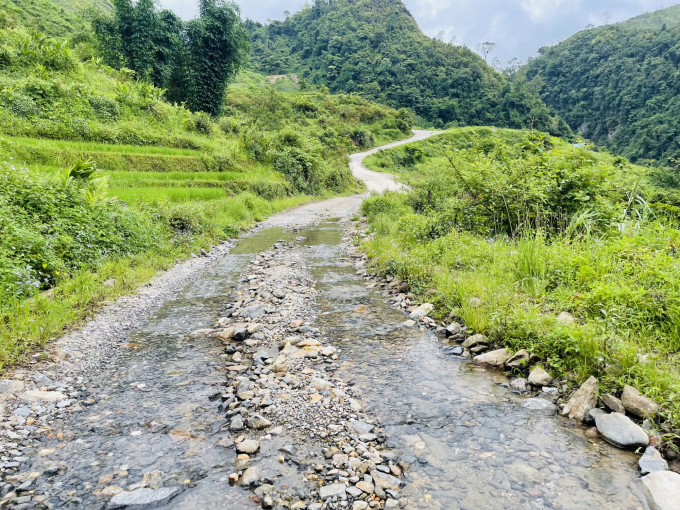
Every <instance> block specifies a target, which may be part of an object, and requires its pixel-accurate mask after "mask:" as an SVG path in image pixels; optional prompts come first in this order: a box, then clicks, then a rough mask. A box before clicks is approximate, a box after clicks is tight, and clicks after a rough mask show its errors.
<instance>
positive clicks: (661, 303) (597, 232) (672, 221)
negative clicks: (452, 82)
mask: <svg viewBox="0 0 680 510" xmlns="http://www.w3.org/2000/svg"><path fill="white" fill-rule="evenodd" d="M365 163H366V165H367V166H368V167H369V168H372V169H374V170H384V171H388V172H390V173H395V174H398V175H400V176H402V178H403V180H404V181H405V182H406V183H407V184H408V185H409V186H410V187H411V190H410V191H409V192H408V193H407V194H396V193H391V194H386V195H385V196H375V197H372V198H371V199H369V200H367V201H366V202H365V203H364V206H363V212H364V214H365V215H366V216H367V217H368V218H369V220H370V223H371V226H372V229H373V231H374V234H375V235H374V238H373V239H372V240H370V241H368V242H367V243H365V249H366V250H367V252H368V254H369V256H370V257H371V266H372V268H373V270H374V271H375V272H377V273H378V274H380V275H394V276H397V277H399V278H400V279H402V280H405V281H408V282H409V283H410V285H411V288H412V291H413V292H414V293H416V294H417V295H418V296H419V298H420V299H421V300H423V301H428V302H431V303H434V304H435V305H436V309H437V315H438V316H439V317H440V318H442V319H444V320H459V321H461V322H464V323H465V324H466V325H467V326H468V328H470V329H471V330H472V331H474V332H478V333H483V334H485V335H487V336H489V337H490V338H491V339H492V340H493V341H494V342H495V343H496V344H497V345H502V346H508V347H510V348H511V349H513V350H515V351H517V350H519V349H526V350H528V351H529V352H530V353H531V354H532V356H533V358H532V361H533V363H532V365H534V364H538V365H541V366H543V367H544V368H545V369H547V370H548V371H549V372H550V373H551V374H552V375H553V376H555V377H560V378H562V379H563V380H565V381H569V382H570V383H571V384H576V383H579V382H582V381H583V380H584V379H585V378H586V377H588V376H590V375H595V376H596V377H598V379H599V381H600V389H601V391H602V392H603V393H604V392H608V393H612V394H615V395H620V393H621V390H622V388H623V386H624V385H625V384H630V385H633V386H635V387H637V388H639V389H640V390H641V391H642V392H643V393H644V394H646V395H647V396H649V397H651V398H654V399H655V400H656V401H657V402H658V403H660V404H661V405H662V406H663V411H662V413H661V415H660V416H659V417H658V421H659V422H663V427H664V429H663V430H665V432H666V434H667V436H666V437H667V439H669V440H672V439H675V438H677V436H675V435H674V431H676V430H677V428H678V424H680V340H679V338H680V337H679V335H678V333H679V332H680V331H679V326H680V320H679V319H678V317H680V291H679V290H678V289H680V271H679V270H680V252H679V251H678V246H680V244H679V243H680V233H679V231H678V228H677V225H678V219H677V215H676V213H675V212H674V211H675V208H676V207H677V204H675V203H674V202H672V198H673V197H674V196H675V194H674V193H675V191H674V190H673V189H663V188H661V187H660V186H659V182H661V181H664V182H669V179H659V176H658V173H659V172H667V171H668V170H663V169H662V170H651V169H648V168H643V167H636V166H634V165H630V164H628V163H627V162H626V161H625V160H622V159H620V158H615V157H612V156H609V155H607V154H604V153H596V152H592V151H590V150H589V149H588V148H585V147H574V146H572V145H571V144H567V143H565V142H561V141H559V140H557V139H551V138H549V137H545V136H543V135H539V134H536V133H529V132H519V131H509V130H491V129H474V128H470V129H458V130H452V131H450V132H447V133H446V134H444V135H440V136H438V137H433V138H430V139H428V140H425V141H423V142H419V143H416V144H411V145H409V146H405V147H399V148H395V149H391V150H389V151H384V152H380V153H378V154H376V155H374V156H371V157H369V158H367V160H366V161H365ZM666 177H668V176H666ZM670 180H672V179H670ZM664 198H665V199H667V202H666V203H661V202H658V201H659V200H660V199H664ZM669 202H670V203H669ZM562 312H568V313H570V314H571V315H572V316H573V317H574V318H575V319H576V320H575V322H574V323H573V324H571V325H565V324H564V323H562V322H561V321H560V320H559V319H558V316H559V315H560V314H561V313H562ZM671 443H672V441H671V442H669V443H668V444H671Z"/></svg>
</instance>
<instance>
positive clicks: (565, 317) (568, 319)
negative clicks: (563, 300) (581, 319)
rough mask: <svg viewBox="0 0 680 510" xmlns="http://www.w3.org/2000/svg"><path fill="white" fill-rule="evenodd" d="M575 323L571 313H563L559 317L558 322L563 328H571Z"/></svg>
mask: <svg viewBox="0 0 680 510" xmlns="http://www.w3.org/2000/svg"><path fill="white" fill-rule="evenodd" d="M575 321H576V319H574V316H573V315H572V314H570V313H569V312H562V313H561V314H559V315H558V316H557V322H558V324H561V325H562V326H571V325H572V324H573V323H574V322H575Z"/></svg>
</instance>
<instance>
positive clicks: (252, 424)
mask: <svg viewBox="0 0 680 510" xmlns="http://www.w3.org/2000/svg"><path fill="white" fill-rule="evenodd" d="M247 423H248V428H249V429H256V430H259V429H266V428H268V427H270V426H271V424H272V422H270V421H269V420H268V419H267V418H265V417H264V416H262V415H260V414H254V415H252V416H251V417H250V418H248V421H247Z"/></svg>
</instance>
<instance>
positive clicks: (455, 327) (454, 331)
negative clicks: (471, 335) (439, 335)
mask: <svg viewBox="0 0 680 510" xmlns="http://www.w3.org/2000/svg"><path fill="white" fill-rule="evenodd" d="M460 332H461V327H460V324H458V323H457V322H454V323H452V324H449V325H448V326H446V334H447V335H448V336H458V335H460Z"/></svg>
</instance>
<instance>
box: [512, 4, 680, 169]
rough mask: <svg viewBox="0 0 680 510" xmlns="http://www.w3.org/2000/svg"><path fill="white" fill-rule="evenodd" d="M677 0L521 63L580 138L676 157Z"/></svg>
mask: <svg viewBox="0 0 680 510" xmlns="http://www.w3.org/2000/svg"><path fill="white" fill-rule="evenodd" d="M679 52H680V6H677V5H676V6H673V7H669V8H667V9H663V10H659V11H656V12H653V13H649V14H644V15H642V16H639V17H637V18H633V19H631V20H628V21H625V22H623V23H617V24H615V25H607V26H602V27H598V28H593V29H590V30H584V31H582V32H579V33H578V34H576V35H574V36H572V37H570V38H569V39H567V40H566V41H563V42H561V43H560V44H557V45H556V46H552V47H547V48H541V50H540V53H541V56H540V57H539V58H537V59H535V60H533V61H532V62H531V63H530V64H529V65H527V66H525V67H524V68H523V69H522V70H521V71H520V72H519V73H518V75H517V80H516V81H517V82H518V83H520V82H525V81H526V82H527V86H528V87H529V88H530V89H531V90H533V91H535V92H536V93H537V94H539V95H540V97H541V98H542V99H543V101H545V103H546V104H547V105H548V106H550V107H551V108H553V109H554V111H555V112H556V113H558V114H559V115H560V116H562V117H563V118H564V119H565V120H566V121H567V122H568V124H569V126H571V128H572V129H573V130H575V131H576V130H578V131H579V132H580V133H581V134H582V135H583V136H584V137H587V138H589V139H591V140H592V141H594V142H596V143H598V144H601V145H603V146H606V147H608V148H610V149H611V150H612V151H615V152H616V153H619V154H622V155H624V156H626V157H627V158H628V159H630V160H631V161H634V162H640V163H645V162H649V163H658V162H661V163H662V164H668V163H669V162H673V161H674V160H675V159H678V158H680V145H679V144H678V134H679V133H680V120H679V119H680V100H678V95H679V89H678V80H677V67H678V62H679V60H678V59H679V57H678V55H679V54H680V53H679Z"/></svg>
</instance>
